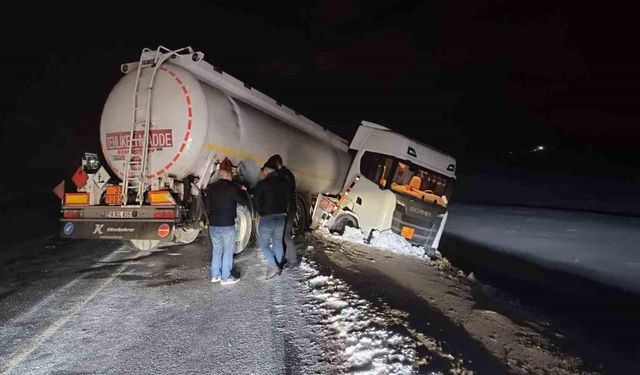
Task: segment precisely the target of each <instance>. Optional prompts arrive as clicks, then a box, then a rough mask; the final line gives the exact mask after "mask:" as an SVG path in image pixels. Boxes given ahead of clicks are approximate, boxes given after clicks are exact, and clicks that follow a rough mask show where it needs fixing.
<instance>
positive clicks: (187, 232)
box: [174, 228, 200, 245]
mask: <svg viewBox="0 0 640 375" xmlns="http://www.w3.org/2000/svg"><path fill="white" fill-rule="evenodd" d="M174 235H175V241H176V242H178V243H180V244H184V245H186V244H190V243H192V242H193V241H195V240H196V239H197V238H198V236H199V235H200V229H195V228H177V229H176V230H175V233H174Z"/></svg>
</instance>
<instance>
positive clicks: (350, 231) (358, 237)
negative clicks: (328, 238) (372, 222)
mask: <svg viewBox="0 0 640 375" xmlns="http://www.w3.org/2000/svg"><path fill="white" fill-rule="evenodd" d="M334 237H337V238H340V239H343V240H345V241H349V242H353V243H359V244H364V233H362V230H361V229H359V228H353V227H345V228H344V233H343V234H342V235H341V236H340V235H334Z"/></svg>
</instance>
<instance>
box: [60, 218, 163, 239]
mask: <svg viewBox="0 0 640 375" xmlns="http://www.w3.org/2000/svg"><path fill="white" fill-rule="evenodd" d="M61 223H62V227H61V230H60V236H61V237H62V238H74V239H94V240H98V239H101V240H162V241H171V240H173V237H174V230H175V223H173V222H171V221H161V220H148V221H133V220H87V219H84V220H82V219H81V220H67V219H64V220H61Z"/></svg>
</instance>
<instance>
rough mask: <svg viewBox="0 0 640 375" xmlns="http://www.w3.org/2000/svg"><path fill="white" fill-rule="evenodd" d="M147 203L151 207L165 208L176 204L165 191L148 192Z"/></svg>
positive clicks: (169, 193)
mask: <svg viewBox="0 0 640 375" xmlns="http://www.w3.org/2000/svg"><path fill="white" fill-rule="evenodd" d="M148 194H149V195H148V197H149V203H151V205H152V206H166V205H172V204H176V201H175V200H174V199H173V197H172V196H171V192H169V191H167V190H161V191H150V192H149V193H148Z"/></svg>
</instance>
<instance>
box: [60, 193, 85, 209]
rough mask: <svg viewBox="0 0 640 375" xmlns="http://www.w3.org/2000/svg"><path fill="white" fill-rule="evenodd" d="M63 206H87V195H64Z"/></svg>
mask: <svg viewBox="0 0 640 375" xmlns="http://www.w3.org/2000/svg"><path fill="white" fill-rule="evenodd" d="M64 205H65V206H88V205H89V193H64Z"/></svg>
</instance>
